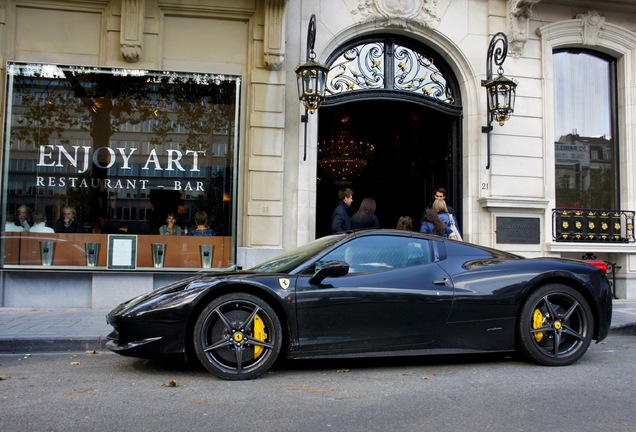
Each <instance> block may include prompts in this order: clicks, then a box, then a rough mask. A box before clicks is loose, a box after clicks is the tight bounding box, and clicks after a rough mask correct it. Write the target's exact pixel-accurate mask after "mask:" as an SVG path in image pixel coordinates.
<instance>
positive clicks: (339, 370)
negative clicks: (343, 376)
mask: <svg viewBox="0 0 636 432" xmlns="http://www.w3.org/2000/svg"><path fill="white" fill-rule="evenodd" d="M346 372H351V369H338V370H337V371H336V373H346Z"/></svg>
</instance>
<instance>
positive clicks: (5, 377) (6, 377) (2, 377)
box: [0, 375, 9, 381]
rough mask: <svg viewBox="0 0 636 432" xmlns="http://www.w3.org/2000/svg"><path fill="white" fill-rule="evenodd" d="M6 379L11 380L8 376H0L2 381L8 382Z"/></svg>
mask: <svg viewBox="0 0 636 432" xmlns="http://www.w3.org/2000/svg"><path fill="white" fill-rule="evenodd" d="M6 379H9V377H8V376H4V375H0V381H2V380H6Z"/></svg>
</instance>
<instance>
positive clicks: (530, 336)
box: [518, 284, 594, 366]
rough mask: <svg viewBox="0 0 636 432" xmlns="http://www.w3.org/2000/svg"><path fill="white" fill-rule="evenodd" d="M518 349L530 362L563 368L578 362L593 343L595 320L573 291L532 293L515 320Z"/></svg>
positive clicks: (552, 287) (555, 288)
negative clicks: (516, 322)
mask: <svg viewBox="0 0 636 432" xmlns="http://www.w3.org/2000/svg"><path fill="white" fill-rule="evenodd" d="M518 323H519V324H518V331H519V345H520V348H521V351H522V353H523V354H524V355H525V356H526V357H528V358H529V359H531V360H534V361H536V362H538V363H540V364H543V365H546V366H565V365H569V364H572V363H574V362H576V361H577V360H579V359H580V358H581V357H582V356H583V354H585V352H586V351H587V349H588V348H589V346H590V343H591V341H592V333H593V331H594V319H593V317H592V312H591V310H590V307H589V305H588V303H587V301H586V300H585V298H583V296H582V295H581V294H580V293H579V292H578V291H576V290H575V289H574V288H571V287H568V286H566V285H561V284H549V285H545V286H543V287H540V288H539V289H537V290H536V291H534V292H532V293H531V294H530V295H529V296H528V298H527V299H526V301H525V302H524V303H523V306H522V308H521V312H520V315H519V320H518Z"/></svg>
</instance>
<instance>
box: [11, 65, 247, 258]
mask: <svg viewBox="0 0 636 432" xmlns="http://www.w3.org/2000/svg"><path fill="white" fill-rule="evenodd" d="M6 70H7V76H6V82H7V98H6V117H5V118H6V125H5V136H4V158H3V180H2V181H3V188H2V190H3V196H2V200H3V201H2V202H3V206H2V211H3V217H4V220H5V224H4V231H5V235H4V236H3V242H2V247H3V251H4V253H3V262H2V264H3V266H5V267H7V266H14V265H18V266H23V265H31V266H41V265H49V263H44V261H43V258H42V252H41V249H40V243H41V242H42V241H44V240H47V241H52V242H54V244H55V255H54V257H53V261H52V263H50V265H53V266H68V267H77V266H82V267H85V266H86V265H87V257H86V256H85V254H86V252H87V250H88V246H87V244H88V243H91V244H95V243H97V244H99V249H100V256H99V261H98V262H97V263H96V266H98V267H102V266H104V267H107V266H109V265H110V262H111V260H112V259H113V256H112V254H113V253H114V252H117V250H113V249H112V246H113V244H117V243H113V242H112V241H109V236H113V235H114V236H124V238H125V239H127V238H130V239H131V242H132V244H133V245H134V250H133V257H132V258H131V259H132V260H134V263H132V265H131V266H129V267H131V268H139V267H141V268H144V267H149V268H158V267H161V268H163V269H171V268H174V269H181V268H184V267H185V268H197V267H201V266H202V265H203V266H204V267H207V266H209V265H210V264H209V263H208V265H204V264H203V263H202V253H200V251H201V250H202V248H201V247H202V246H204V245H206V246H213V253H212V260H211V261H212V262H211V267H213V268H221V267H228V266H230V265H232V264H233V263H234V262H235V258H234V252H233V251H234V246H233V245H234V244H235V242H234V238H235V234H236V233H235V226H236V221H235V219H236V214H235V213H236V185H235V181H236V175H235V174H236V167H237V160H236V154H237V151H236V150H237V146H238V142H237V141H238V132H237V131H238V124H237V119H238V110H239V105H238V101H239V97H240V78H239V77H237V76H231V75H215V74H204V73H186V72H169V71H150V70H136V69H118V68H98V67H83V66H61V65H50V64H28V63H9V64H8V65H7V69H6ZM25 209H26V211H25ZM203 212H205V214H206V215H207V221H206V222H205V225H206V228H207V229H208V230H207V231H205V233H206V234H207V235H205V236H198V235H197V236H193V235H191V234H192V233H193V231H198V230H197V226H198V225H199V226H200V225H201V224H200V223H199V224H197V221H195V215H197V213H198V214H199V216H201V215H202V214H203ZM65 213H74V215H75V220H76V223H75V225H74V226H75V227H76V228H72V232H68V231H69V227H71V224H70V223H69V221H68V220H65ZM170 213H172V214H174V217H175V219H176V226H177V227H178V229H172V230H170V231H171V232H177V231H180V232H181V235H180V236H176V235H173V236H165V235H160V228H161V227H162V225H164V224H166V219H167V215H168V214H170ZM25 215H26V219H25ZM21 216H22V217H21ZM198 219H199V222H200V220H201V217H198ZM38 221H39V222H40V223H39V224H38ZM42 222H43V223H44V224H42ZM36 224H37V225H38V226H39V227H46V228H48V229H46V228H45V231H48V232H44V233H42V232H37V231H39V230H38V229H35V225H36ZM50 231H53V232H50ZM186 233H187V234H186ZM43 239H44V240H43ZM153 244H164V245H165V257H164V258H165V259H164V260H163V262H162V263H161V264H162V265H160V266H158V265H157V263H156V262H155V260H154V259H153V258H155V257H153V253H152V251H153V249H152V248H153V247H152V245H153ZM206 250H209V249H207V248H206ZM125 252H126V253H128V252H129V250H128V249H126V250H125ZM115 258H117V257H115ZM127 268H128V267H127Z"/></svg>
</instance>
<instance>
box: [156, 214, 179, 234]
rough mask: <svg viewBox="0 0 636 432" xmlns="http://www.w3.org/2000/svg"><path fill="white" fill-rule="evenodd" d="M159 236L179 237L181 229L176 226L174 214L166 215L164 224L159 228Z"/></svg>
mask: <svg viewBox="0 0 636 432" xmlns="http://www.w3.org/2000/svg"><path fill="white" fill-rule="evenodd" d="M159 234H160V235H177V236H180V235H181V227H180V226H179V225H177V218H176V216H175V214H174V213H172V212H171V213H168V214H167V215H166V224H165V225H162V226H161V227H160V228H159Z"/></svg>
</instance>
